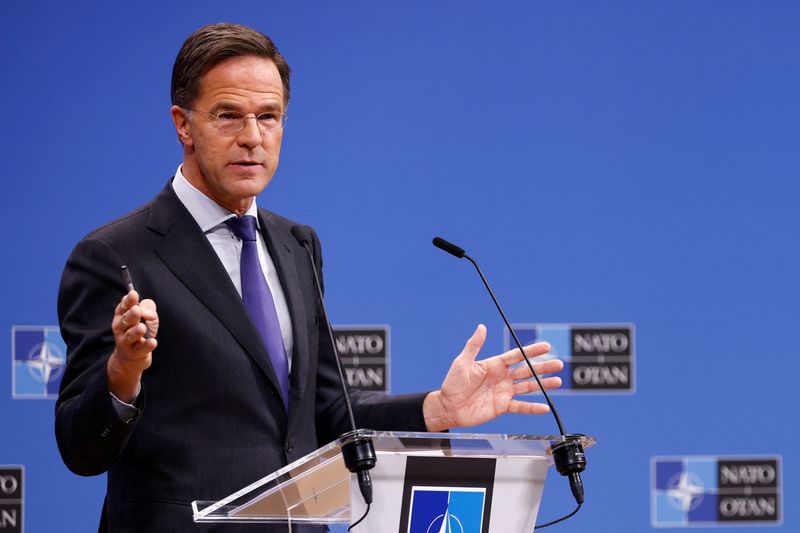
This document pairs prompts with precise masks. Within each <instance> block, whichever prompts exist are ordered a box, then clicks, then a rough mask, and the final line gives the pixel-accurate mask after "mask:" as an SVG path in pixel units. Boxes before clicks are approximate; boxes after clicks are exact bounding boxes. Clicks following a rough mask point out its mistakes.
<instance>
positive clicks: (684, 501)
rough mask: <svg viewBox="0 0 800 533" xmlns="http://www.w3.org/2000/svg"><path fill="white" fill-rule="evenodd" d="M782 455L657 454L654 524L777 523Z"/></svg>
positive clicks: (653, 483) (653, 464) (653, 471)
mask: <svg viewBox="0 0 800 533" xmlns="http://www.w3.org/2000/svg"><path fill="white" fill-rule="evenodd" d="M780 463H781V459H780V456H775V457H721V456H719V457H718V456H714V457H707V456H685V457H653V458H652V459H651V470H650V476H651V478H650V481H651V482H650V496H651V498H650V499H651V512H650V521H651V523H652V525H653V527H695V526H701V527H706V526H727V525H739V526H747V525H752V526H759V525H779V524H780V523H781V522H782V515H781V493H782V490H781V472H780Z"/></svg>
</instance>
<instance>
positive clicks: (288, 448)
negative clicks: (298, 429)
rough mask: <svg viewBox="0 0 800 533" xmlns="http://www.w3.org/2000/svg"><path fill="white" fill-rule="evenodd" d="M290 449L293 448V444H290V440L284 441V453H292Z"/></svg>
mask: <svg viewBox="0 0 800 533" xmlns="http://www.w3.org/2000/svg"><path fill="white" fill-rule="evenodd" d="M292 450H294V446H292V443H291V441H287V442H286V453H287V454H288V453H292Z"/></svg>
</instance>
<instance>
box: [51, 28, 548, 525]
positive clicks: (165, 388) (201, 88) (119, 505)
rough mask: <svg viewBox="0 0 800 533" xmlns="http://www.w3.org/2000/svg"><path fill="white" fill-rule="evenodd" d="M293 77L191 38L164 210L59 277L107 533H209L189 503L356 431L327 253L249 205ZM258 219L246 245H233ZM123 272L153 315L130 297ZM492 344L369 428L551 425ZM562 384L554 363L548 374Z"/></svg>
mask: <svg viewBox="0 0 800 533" xmlns="http://www.w3.org/2000/svg"><path fill="white" fill-rule="evenodd" d="M289 72H290V71H289V67H288V65H287V64H286V61H285V60H284V58H283V57H282V56H281V55H280V53H279V52H278V51H277V49H276V48H275V46H274V45H273V43H272V42H271V41H270V40H269V38H268V37H267V36H265V35H263V34H261V33H259V32H257V31H255V30H252V29H250V28H246V27H244V26H238V25H230V24H216V25H211V26H206V27H204V28H201V29H200V30H198V31H197V32H195V33H194V34H192V35H191V36H190V37H189V38H188V39H187V40H186V42H185V43H184V45H183V47H182V49H181V51H180V52H179V54H178V57H177V59H176V62H175V66H174V69H173V82H172V98H173V104H174V105H173V106H172V110H171V111H172V118H173V122H174V124H175V128H176V132H177V134H178V138H179V140H180V141H181V143H182V144H183V151H184V157H183V163H182V165H181V166H180V167H179V169H178V171H177V172H176V175H175V177H174V178H173V179H172V180H170V182H169V183H168V184H167V185H166V187H165V188H164V190H163V191H162V192H161V193H160V194H159V195H158V196H156V198H155V199H154V200H152V201H151V202H150V203H148V204H147V205H145V206H143V207H142V208H140V209H138V210H136V211H134V212H132V213H130V214H128V215H126V216H124V217H122V218H120V219H117V220H116V221H114V222H111V223H110V224H107V225H105V226H103V227H101V228H99V229H98V230H96V231H94V232H92V233H91V234H89V235H88V236H87V237H86V238H84V239H83V240H82V241H81V242H80V243H78V245H77V246H76V248H75V250H74V251H73V253H72V255H71V256H70V258H69V260H68V262H67V265H66V267H65V269H64V274H63V278H62V283H61V289H60V292H59V305H58V311H59V320H60V323H61V331H62V335H63V337H64V340H65V341H66V343H67V346H68V361H67V368H66V370H65V373H64V377H63V379H62V386H61V391H60V395H59V399H58V402H57V404H56V436H57V440H58V445H59V449H60V451H61V454H62V457H63V458H64V461H65V463H66V464H67V466H68V467H69V468H70V469H71V470H73V471H74V472H76V473H78V474H81V475H96V474H100V473H103V472H108V492H107V496H106V504H105V506H104V510H103V522H102V523H101V529H103V530H109V531H187V530H189V531H199V530H212V529H210V528H208V527H206V528H201V527H200V526H195V525H194V524H193V523H192V519H191V510H190V507H189V503H190V502H191V501H192V500H217V499H220V498H222V497H224V496H226V495H228V494H230V493H232V492H234V491H236V490H237V489H239V488H241V487H243V486H245V485H247V484H248V483H251V482H253V481H254V480H256V479H258V478H260V477H262V476H264V475H266V474H268V473H270V472H273V471H275V470H277V469H279V468H281V467H283V466H285V465H286V464H288V463H290V462H292V461H294V460H296V459H298V458H300V457H302V456H303V455H305V454H307V453H309V452H310V451H312V450H314V449H315V448H317V447H319V446H320V445H322V444H324V443H326V442H329V441H331V440H333V439H334V438H336V437H337V436H338V435H339V434H341V433H342V432H345V431H347V430H348V424H347V416H346V413H345V410H344V404H343V399H342V397H341V391H340V386H339V385H338V381H337V374H336V370H335V363H334V359H333V358H334V351H333V348H332V346H331V345H330V341H329V339H328V337H327V335H326V333H325V324H324V323H323V320H322V318H321V317H322V314H321V311H320V307H319V302H318V299H317V295H316V292H315V289H314V285H313V277H312V268H316V269H317V270H318V271H320V270H321V267H322V260H321V253H320V245H319V241H318V239H317V238H316V235H315V234H314V233H313V232H312V233H311V235H312V238H311V240H312V249H313V255H314V259H315V265H312V264H311V262H310V261H309V259H308V256H307V255H306V252H305V251H304V250H303V249H302V247H301V246H300V245H299V244H298V243H297V242H296V240H295V239H294V238H293V237H292V236H291V234H290V229H291V228H292V226H293V225H294V223H293V222H292V221H289V220H287V219H285V218H282V217H280V216H278V215H276V214H274V213H271V212H268V211H266V210H264V209H260V208H257V206H256V203H255V197H256V196H257V195H258V194H259V193H260V192H261V191H262V190H263V189H264V188H265V187H266V185H267V184H268V183H269V181H270V179H271V178H272V176H273V174H274V172H275V170H276V168H277V165H278V157H279V153H280V145H281V139H282V134H283V120H284V118H285V110H286V105H287V103H288V100H289ZM248 217H252V218H249V219H248ZM246 220H249V221H250V223H252V225H253V226H254V227H255V237H254V238H253V239H252V240H251V241H250V242H249V243H248V242H247V241H248V239H249V238H247V237H241V235H240V234H239V233H237V232H236V231H235V229H234V226H235V224H236V223H237V222H243V221H246ZM248 245H252V246H253V247H252V248H250V250H251V252H252V253H253V254H255V255H253V256H252V257H256V256H257V264H258V266H257V267H255V268H256V269H257V270H258V273H259V276H260V277H259V278H258V279H259V281H260V283H262V284H264V282H266V284H265V285H266V287H268V289H264V290H265V291H266V292H267V293H269V295H270V296H269V299H270V304H269V305H267V306H266V307H268V308H269V309H268V311H269V313H268V315H269V317H271V318H270V319H269V320H271V322H270V323H271V324H272V328H273V329H272V330H271V333H265V330H264V329H263V328H262V327H261V326H262V324H261V322H260V321H259V320H260V319H257V318H255V315H254V314H253V313H254V311H253V310H252V308H251V307H250V305H249V302H248V297H247V294H248V290H250V289H248V287H247V286H246V285H247V283H249V282H247V281H246V278H247V279H250V278H249V275H250V274H251V273H252V271H248V272H246V271H245V269H246V268H248V269H249V268H251V267H246V266H245V259H244V256H245V252H244V250H245V247H246V246H248ZM256 252H257V253H256ZM248 253H249V252H248ZM123 264H124V265H127V266H128V268H129V270H130V272H131V273H132V275H133V280H134V282H135V284H136V287H137V289H138V290H139V291H141V294H142V295H145V296H147V297H148V298H147V299H145V300H140V296H139V294H140V293H139V292H137V291H135V290H131V291H127V290H126V288H125V285H124V284H123V281H122V278H121V275H120V265H123ZM121 295H123V296H122V297H121V299H120V296H121ZM243 295H244V301H243ZM156 303H157V304H158V307H156ZM259 305H261V306H262V307H265V306H264V305H262V304H259ZM255 313H256V314H257V313H258V311H255ZM484 338H485V328H484V327H483V326H479V327H478V329H477V330H476V332H475V334H474V335H473V337H472V338H471V339H470V340H469V341H468V342H467V345H466V346H465V348H464V351H463V352H462V353H461V354H460V355H459V356H458V357H457V358H456V360H455V361H454V363H453V366H452V367H451V370H450V372H449V373H448V376H447V377H446V378H445V381H444V383H443V385H442V388H441V390H438V391H434V392H431V393H428V394H419V395H409V396H402V397H387V396H384V395H376V394H363V393H358V392H354V393H353V407H354V410H355V416H356V423H357V425H358V426H359V427H367V428H373V429H394V430H417V431H426V430H428V431H438V430H444V429H446V428H451V427H456V426H464V425H474V424H479V423H481V422H484V421H486V420H489V419H491V418H494V417H495V416H498V415H500V414H502V413H505V412H520V413H542V412H546V411H547V407H546V406H543V405H541V404H537V403H530V402H523V401H518V400H515V399H514V396H515V395H517V394H523V393H528V392H530V391H532V390H534V389H535V383H533V384H532V382H531V381H527V380H524V379H525V378H527V377H528V375H527V371H526V370H524V369H510V367H511V366H513V365H515V364H516V363H517V362H519V360H520V357H519V356H518V355H516V354H514V353H513V352H508V353H506V354H503V355H500V356H496V357H493V358H490V359H486V360H483V361H480V362H476V361H475V358H476V356H477V353H478V351H479V350H480V347H481V346H482V344H483V340H484ZM548 349H549V348H548V346H547V345H546V344H543V343H542V344H538V345H533V346H532V347H530V348H529V349H528V351H529V354H530V355H532V356H535V355H540V354H542V353H545V352H546V351H547V350H548ZM560 368H561V363H560V362H559V361H557V360H553V361H548V362H546V363H542V364H540V368H539V370H541V372H543V373H548V372H553V371H557V370H559V369H560ZM519 380H523V381H519ZM544 384H545V386H547V387H556V386H558V385H559V384H560V381H559V379H558V378H555V377H554V378H548V379H546V380H544ZM231 527H233V528H240V527H241V528H244V529H246V530H250V527H251V526H226V527H225V528H224V530H225V531H228V530H231ZM261 530H263V529H261ZM281 530H283V529H281Z"/></svg>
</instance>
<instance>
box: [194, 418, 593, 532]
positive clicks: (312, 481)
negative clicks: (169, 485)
mask: <svg viewBox="0 0 800 533" xmlns="http://www.w3.org/2000/svg"><path fill="white" fill-rule="evenodd" d="M359 437H370V438H372V440H373V443H374V445H375V451H376V453H377V456H378V462H379V463H380V460H381V456H386V455H431V456H440V457H494V458H509V457H521V458H531V457H538V458H546V459H547V460H548V461H549V462H550V464H552V455H551V451H550V450H551V446H553V445H554V444H557V443H559V442H562V438H561V437H560V436H536V435H482V434H475V433H412V432H389V431H372V430H358V431H356V432H351V433H347V434H345V435H343V436H342V437H340V438H339V439H337V440H336V441H334V442H332V443H330V444H328V445H326V446H324V447H322V448H320V449H318V450H316V451H315V452H313V453H310V454H308V455H306V456H305V457H303V458H301V459H299V460H297V461H295V462H294V463H292V464H290V465H287V466H286V467H284V468H282V469H280V470H278V471H277V472H274V473H272V474H270V475H268V476H266V477H264V478H262V479H260V480H258V481H256V482H255V483H252V484H251V485H249V486H247V487H244V488H243V489H241V490H239V491H237V492H235V493H234V494H231V495H230V496H228V497H226V498H223V499H222V500H220V501H218V502H210V501H195V502H192V508H193V511H194V520H195V522H271V523H278V524H288V523H298V524H299V523H305V524H329V525H330V524H346V523H347V522H348V521H349V520H350V478H351V474H350V472H349V471H348V470H347V469H346V468H345V466H344V461H343V459H342V454H341V448H342V446H343V445H345V444H347V443H348V442H352V441H353V440H355V439H356V438H359ZM582 440H583V446H584V448H588V447H589V446H592V445H593V444H594V443H595V439H594V438H593V437H588V436H586V437H582Z"/></svg>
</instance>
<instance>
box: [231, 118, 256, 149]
mask: <svg viewBox="0 0 800 533" xmlns="http://www.w3.org/2000/svg"><path fill="white" fill-rule="evenodd" d="M250 119H252V120H250ZM243 120H244V127H243V128H242V129H241V131H239V134H238V135H237V137H236V139H237V141H238V142H239V144H241V145H243V146H257V145H259V144H261V140H262V134H261V129H260V128H259V127H258V119H257V118H256V116H255V115H253V114H252V113H251V114H250V115H247V116H246V117H244V119H243Z"/></svg>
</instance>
